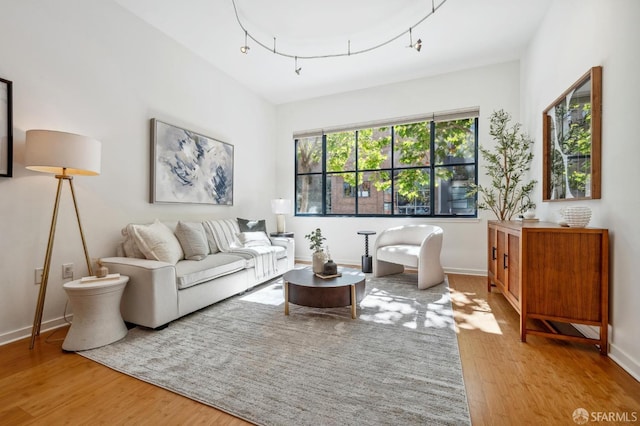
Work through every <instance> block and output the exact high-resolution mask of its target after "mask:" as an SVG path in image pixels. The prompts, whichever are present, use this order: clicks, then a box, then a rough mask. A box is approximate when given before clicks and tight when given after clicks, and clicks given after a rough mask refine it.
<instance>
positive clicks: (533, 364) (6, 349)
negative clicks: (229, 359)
mask: <svg viewBox="0 0 640 426" xmlns="http://www.w3.org/2000/svg"><path fill="white" fill-rule="evenodd" d="M449 283H450V286H451V292H452V299H453V304H454V311H455V318H456V322H457V325H458V332H459V333H458V342H459V345H460V355H461V357H462V369H463V373H464V380H465V385H466V389H467V397H468V401H469V408H470V411H471V419H472V423H473V425H514V424H518V425H525V424H532V425H542V424H544V425H572V424H576V423H574V422H573V420H572V414H573V412H574V410H576V409H577V408H584V409H586V410H587V411H588V412H589V413H592V412H605V413H611V412H614V413H621V414H620V415H625V413H626V415H627V416H628V419H629V420H633V419H634V417H632V416H633V414H634V413H635V416H636V417H635V418H636V419H637V420H636V421H635V422H631V423H626V424H635V423H637V424H640V383H639V382H638V381H636V380H635V379H633V378H632V377H631V376H630V375H629V374H627V373H626V372H625V371H624V370H622V369H621V368H620V367H618V366H617V365H616V364H615V363H614V362H613V361H611V360H610V359H609V358H607V357H604V356H601V355H599V353H598V351H597V349H596V348H595V347H591V346H586V345H577V344H572V343H567V342H561V341H555V340H549V339H544V338H541V337H536V336H531V337H528V338H527V343H521V342H520V340H519V326H518V317H517V315H516V313H515V311H514V310H513V309H512V308H511V306H510V305H509V304H508V303H507V302H506V300H505V299H504V298H503V297H502V295H501V294H500V293H499V292H497V291H496V290H494V291H493V292H492V293H490V294H488V293H487V291H486V284H485V283H486V280H485V278H482V277H471V276H463V275H449ZM65 332H66V330H65V329H61V330H58V331H56V332H54V333H53V334H52V333H51V332H45V333H43V335H42V336H40V338H39V340H38V341H37V342H36V347H35V348H34V350H32V351H30V350H29V349H28V346H29V343H28V340H22V341H19V342H14V343H11V344H8V345H5V346H1V347H0V424H2V425H5V424H6V425H29V424H38V425H41V424H47V425H58V424H71V425H76V424H91V425H96V424H109V425H112V424H136V425H146V424H149V425H158V424H161V425H166V424H170V425H178V424H189V425H191V424H203V425H207V424H211V425H234V426H235V425H245V424H248V423H246V422H244V421H242V420H239V419H236V418H234V417H232V416H229V415H227V414H225V413H222V412H220V411H218V410H215V409H213V408H210V407H207V406H204V405H202V404H199V403H197V402H194V401H191V400H189V399H187V398H184V397H181V396H178V395H175V394H173V393H171V392H169V391H166V390H164V389H160V388H157V387H155V386H152V385H149V384H146V383H143V382H140V381H138V380H136V379H132V378H130V377H128V376H125V375H123V374H120V373H117V372H114V371H112V370H110V369H108V368H106V367H103V366H101V365H99V364H96V363H94V362H92V361H89V360H87V359H85V358H83V357H81V356H79V355H76V354H73V353H64V352H62V350H61V345H62V339H63V338H64V334H65ZM588 424H594V423H593V422H589V423H588ZM602 424H609V425H612V424H616V423H614V422H603V423H602ZM618 424H621V423H618Z"/></svg>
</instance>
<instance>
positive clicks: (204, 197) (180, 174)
mask: <svg viewBox="0 0 640 426" xmlns="http://www.w3.org/2000/svg"><path fill="white" fill-rule="evenodd" d="M233 156H234V146H233V145H231V144H229V143H226V142H222V141H220V140H218V139H215V138H212V137H210V136H206V135H202V134H200V133H197V132H194V131H191V130H188V129H185V128H182V127H179V126H175V125H173V124H169V123H165V122H163V121H161V120H158V119H155V118H152V119H151V188H150V202H151V203H191V204H213V205H226V206H232V205H233Z"/></svg>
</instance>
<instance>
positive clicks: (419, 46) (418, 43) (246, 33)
mask: <svg viewBox="0 0 640 426" xmlns="http://www.w3.org/2000/svg"><path fill="white" fill-rule="evenodd" d="M231 2H232V3H233V10H234V12H235V15H236V20H237V21H238V25H239V26H240V28H242V30H243V31H244V46H242V47H240V51H241V52H242V53H247V51H248V50H249V46H248V45H247V38H250V39H251V40H253V41H254V42H255V43H256V44H257V45H258V46H261V47H262V48H264V49H266V50H269V51H271V52H273V53H274V54H276V55H280V56H284V57H286V58H292V59H293V60H294V61H295V67H294V71H295V73H296V74H298V75H300V71H301V70H302V68H301V67H300V68H299V67H298V58H300V59H325V58H337V57H341V56H353V55H359V54H361V53H367V52H371V51H373V50H376V49H379V48H381V47H384V46H386V45H387V44H389V43H392V42H394V41H396V40H397V39H399V38H400V37H402V36H404V35H405V34H407V33H409V42H410V44H409V46H408V47H412V48H414V49H416V50H417V51H418V52H420V49H422V40H421V39H418V41H416V42H415V43H413V35H412V30H413V29H414V28H415V27H417V26H418V25H420V24H421V23H423V22H424V21H425V20H426V19H427V18H429V17H430V16H432V15H433V14H435V13H436V10H438V9H440V7H442V5H443V4H445V3H446V2H447V0H442V1H441V2H440V4H438V6H436V5H435V0H431V11H430V12H429V13H427V15H425V16H424V17H423V18H422V19H420V20H419V21H418V22H416V23H415V24H414V25H412V26H410V27H409V29H408V30H406V31H403V32H401V33H400V34H398V35H396V36H395V37H392V38H390V39H388V40H386V41H383V42H382V43H379V44H376V45H374V46H369V47H366V48H364V49H360V50H351V40H349V41H348V42H347V51H346V52H336V53H326V54H323V55H297V54H292V53H287V52H283V51H278V50H277V49H276V38H275V37H274V38H273V47H271V46H267V45H266V44H264V43H263V42H261V41H260V40H258V39H257V38H255V37H254V36H252V35H251V33H249V31H248V30H247V28H246V27H245V25H244V24H243V23H242V21H241V20H240V16H239V14H238V7H237V6H236V1H235V0H231Z"/></svg>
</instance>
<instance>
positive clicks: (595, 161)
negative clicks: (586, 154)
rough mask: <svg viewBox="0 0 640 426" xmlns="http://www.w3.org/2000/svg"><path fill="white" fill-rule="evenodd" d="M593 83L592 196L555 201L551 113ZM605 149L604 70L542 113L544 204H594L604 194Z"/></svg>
mask: <svg viewBox="0 0 640 426" xmlns="http://www.w3.org/2000/svg"><path fill="white" fill-rule="evenodd" d="M588 81H591V186H590V188H589V189H590V191H589V193H590V195H589V196H586V195H585V196H582V197H572V198H566V197H565V198H552V190H553V188H552V185H551V172H552V170H551V149H550V148H551V141H552V139H551V134H550V132H551V131H552V125H551V117H550V116H549V114H548V113H549V111H550V110H551V109H552V108H554V107H556V106H558V105H561V104H562V103H565V102H566V99H567V97H568V96H569V95H571V94H572V93H573V91H574V90H576V89H577V88H579V87H580V86H582V85H584V84H585V83H586V82H588ZM601 147H602V67H601V66H597V67H593V68H591V69H590V70H589V71H588V72H587V73H586V74H585V75H583V76H582V77H580V79H579V80H578V81H576V82H575V83H574V84H573V85H572V86H571V87H569V89H567V90H566V91H565V92H564V93H563V94H562V95H560V97H558V98H557V99H556V100H555V101H553V103H552V104H551V105H549V106H548V107H547V108H546V109H545V110H544V111H543V112H542V153H543V157H542V158H543V160H542V162H543V164H542V168H543V171H542V200H543V201H570V200H590V199H599V198H600V196H601V194H600V191H601V184H600V176H601V163H600V162H601V159H600V152H601Z"/></svg>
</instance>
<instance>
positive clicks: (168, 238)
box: [131, 219, 184, 265]
mask: <svg viewBox="0 0 640 426" xmlns="http://www.w3.org/2000/svg"><path fill="white" fill-rule="evenodd" d="M131 231H132V233H133V238H134V240H135V241H136V245H137V246H138V248H139V249H140V251H142V253H144V257H146V258H147V259H152V260H160V261H162V262H167V263H173V264H174V265H175V264H176V262H178V260H180V259H182V258H183V257H184V253H183V252H182V247H181V246H180V242H179V241H178V239H177V238H176V236H175V235H174V234H173V232H171V229H169V227H168V226H167V225H165V224H164V223H162V222H160V221H159V220H158V219H156V220H155V222H153V223H152V224H151V225H131Z"/></svg>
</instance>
